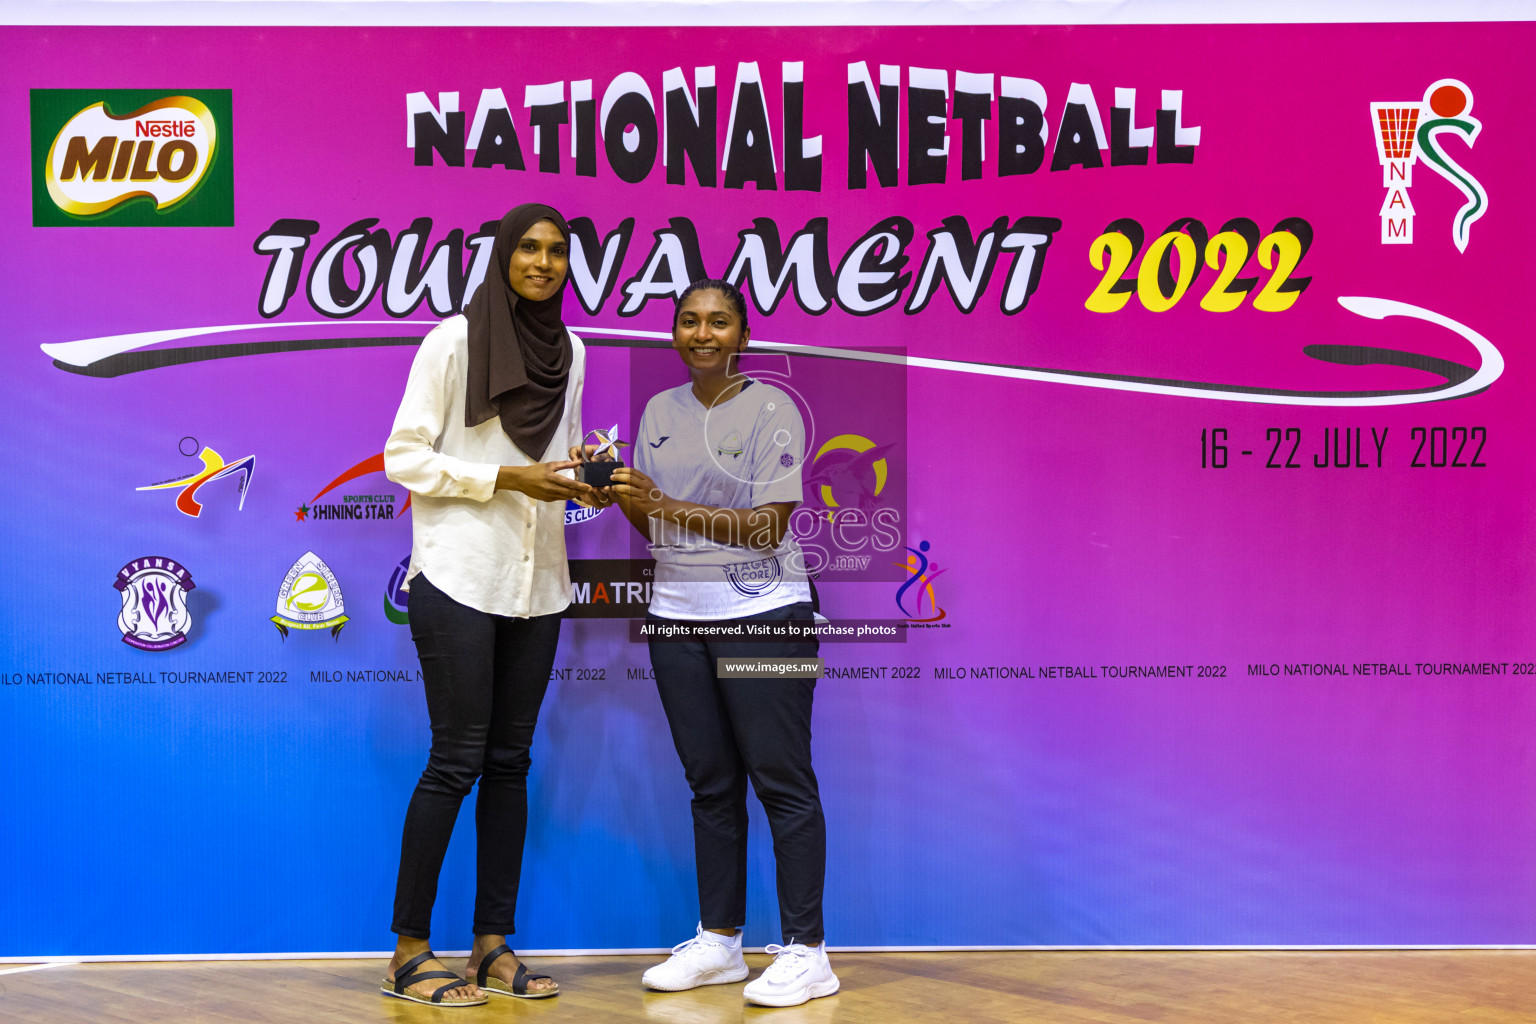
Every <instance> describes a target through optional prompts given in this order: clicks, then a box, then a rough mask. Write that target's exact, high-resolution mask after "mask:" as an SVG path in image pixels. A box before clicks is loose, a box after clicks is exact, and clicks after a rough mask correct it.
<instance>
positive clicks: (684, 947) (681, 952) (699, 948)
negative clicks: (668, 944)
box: [672, 935, 719, 956]
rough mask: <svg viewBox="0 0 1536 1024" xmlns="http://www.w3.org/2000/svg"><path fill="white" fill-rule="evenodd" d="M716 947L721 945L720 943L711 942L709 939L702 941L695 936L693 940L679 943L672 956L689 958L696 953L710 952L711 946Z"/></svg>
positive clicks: (673, 948) (674, 947) (673, 949)
mask: <svg viewBox="0 0 1536 1024" xmlns="http://www.w3.org/2000/svg"><path fill="white" fill-rule="evenodd" d="M715 945H719V943H715V942H710V941H709V940H708V939H702V938H700V937H699V936H697V935H695V936H694V937H693V938H691V939H684V940H683V941H682V942H679V943H678V944H677V945H675V946H673V947H672V955H673V956H689V955H691V954H694V953H705V952H708V950H709V947H710V946H715Z"/></svg>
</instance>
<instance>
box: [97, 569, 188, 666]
mask: <svg viewBox="0 0 1536 1024" xmlns="http://www.w3.org/2000/svg"><path fill="white" fill-rule="evenodd" d="M112 586H113V587H114V588H116V589H117V591H118V593H120V594H122V596H123V608H122V610H121V611H120V612H118V613H117V628H118V629H119V630H121V631H122V634H123V643H125V644H127V645H128V646H129V647H137V648H138V649H139V650H141V651H169V650H171V649H172V648H174V647H180V646H181V645H182V644H184V643H186V642H187V630H189V629H191V628H192V613H191V612H189V611H187V591H189V590H192V589H193V588H194V587H195V586H196V584H195V583H193V582H192V574H191V573H190V572H188V571H187V568H186V566H184V565H181V564H180V563H178V562H176V561H175V560H173V559H170V558H164V557H162V556H159V555H148V556H145V557H144V558H135V559H134V560H133V561H131V562H129V563H128V564H127V565H125V566H123V567H122V568H121V569H119V570H118V571H117V579H115V580H114V581H113V582H112Z"/></svg>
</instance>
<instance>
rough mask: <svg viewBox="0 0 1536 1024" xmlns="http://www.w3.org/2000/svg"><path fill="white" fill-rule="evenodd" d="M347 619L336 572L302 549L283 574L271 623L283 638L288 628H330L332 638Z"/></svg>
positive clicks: (315, 555)
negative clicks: (275, 612)
mask: <svg viewBox="0 0 1536 1024" xmlns="http://www.w3.org/2000/svg"><path fill="white" fill-rule="evenodd" d="M347 621H348V619H347V616H346V604H345V603H344V602H343V601H342V599H341V584H339V583H337V582H336V574H335V573H333V572H331V567H330V566H328V565H326V564H325V562H323V561H321V559H320V556H319V555H317V554H315V553H314V552H313V551H306V552H304V554H303V555H301V556H299V560H298V561H297V562H294V563H293V566H292V568H290V569H289V570H288V575H286V576H284V577H283V585H282V587H281V589H279V590H278V592H277V614H276V615H274V616H272V624H273V625H274V626H276V627H277V631H278V632H279V633H281V634H282V635H283V639H284V640H286V639H288V631H289V630H290V629H306V630H308V629H329V630H330V631H331V638H332V639H336V637H337V635H338V634H339V633H340V632H341V627H342V626H345V625H346V624H347Z"/></svg>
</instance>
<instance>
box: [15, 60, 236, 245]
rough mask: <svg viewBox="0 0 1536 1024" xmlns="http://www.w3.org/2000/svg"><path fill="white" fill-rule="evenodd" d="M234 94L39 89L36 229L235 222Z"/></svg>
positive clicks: (35, 99)
mask: <svg viewBox="0 0 1536 1024" xmlns="http://www.w3.org/2000/svg"><path fill="white" fill-rule="evenodd" d="M229 97H230V94H229V90H227V89H225V90H208V89H204V90H196V91H191V92H171V91H160V92H153V91H147V90H129V89H107V90H96V91H91V90H82V89H34V90H32V155H33V164H34V166H33V188H32V222H33V224H34V225H36V226H50V225H51V226H69V225H121V226H140V227H147V226H158V225H203V226H230V225H233V223H234V196H233V192H234V189H233V180H234V176H233V174H232V171H231V167H232V162H231V158H230V149H231V146H230V138H229V123H230V98H229Z"/></svg>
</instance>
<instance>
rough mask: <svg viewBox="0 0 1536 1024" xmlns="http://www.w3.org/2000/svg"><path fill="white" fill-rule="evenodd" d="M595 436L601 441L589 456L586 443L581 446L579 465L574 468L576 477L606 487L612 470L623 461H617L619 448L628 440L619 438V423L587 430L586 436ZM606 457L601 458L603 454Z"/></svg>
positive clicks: (596, 485) (609, 481)
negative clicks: (603, 428)
mask: <svg viewBox="0 0 1536 1024" xmlns="http://www.w3.org/2000/svg"><path fill="white" fill-rule="evenodd" d="M593 435H596V436H597V439H598V440H599V441H600V442H602V443H601V444H599V445H598V446H597V450H596V451H594V452H593V453H592V455H591V457H590V458H589V457H588V456H587V448H586V445H582V448H581V465H580V466H578V467H577V468H576V479H577V480H579V481H580V482H582V483H584V484H589V485H591V486H593V487H607V486H609V485H610V484H612V483H613V471H614V470H616V469H618V468H619V467H620V466H622V465H624V463H622V462H620V461H619V449H620V448H622V447H627V446H628V445H629V442H628V441H620V440H619V425H618V424H617V423H615V424H614V425H613V426H611V427H609V428H608V429H607V430H589V431H587V437H592V436H593ZM605 455H606V456H607V458H606V459H605V458H603V456H605Z"/></svg>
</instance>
